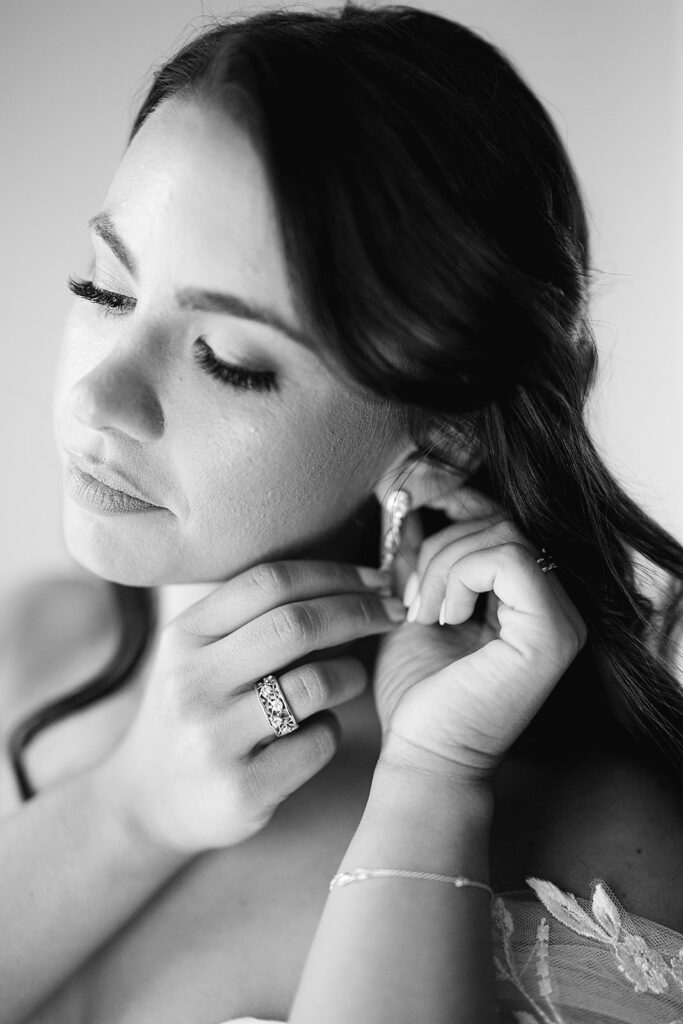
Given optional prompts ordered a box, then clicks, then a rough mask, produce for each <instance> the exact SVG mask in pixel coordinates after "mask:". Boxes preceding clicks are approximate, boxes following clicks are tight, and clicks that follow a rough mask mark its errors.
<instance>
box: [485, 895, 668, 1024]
mask: <svg viewBox="0 0 683 1024" xmlns="http://www.w3.org/2000/svg"><path fill="white" fill-rule="evenodd" d="M527 884H528V885H529V886H530V888H531V889H532V890H533V892H534V893H535V894H536V896H537V898H538V901H539V902H537V901H536V900H534V899H533V897H530V896H529V895H525V894H521V893H519V894H508V895H505V896H496V897H495V899H494V900H493V907H492V919H493V937H494V963H495V968H496V979H497V985H498V996H499V1005H500V1007H501V1021H510V1022H514V1024H602V1022H605V1024H607V1022H611V1024H617V1022H621V1024H683V935H681V934H679V933H677V932H674V931H671V930H670V929H668V928H664V927H663V926H662V925H658V924H656V923H655V922H652V921H647V920H646V919H645V918H640V917H636V916H635V915H629V914H627V913H626V912H625V911H624V910H623V909H622V908H621V907H620V906H619V904H618V903H617V901H616V899H615V898H614V896H613V894H611V893H610V892H609V890H608V889H607V887H606V886H605V884H604V883H603V882H601V881H596V882H594V883H593V895H592V899H591V900H580V899H577V898H576V897H575V896H573V895H571V893H565V892H563V891H562V890H561V889H558V887H557V886H556V885H553V884H552V882H546V881H542V880H540V879H537V878H529V879H527ZM543 908H545V910H546V911H547V913H548V915H549V917H548V916H546V915H545V914H544V913H543Z"/></svg>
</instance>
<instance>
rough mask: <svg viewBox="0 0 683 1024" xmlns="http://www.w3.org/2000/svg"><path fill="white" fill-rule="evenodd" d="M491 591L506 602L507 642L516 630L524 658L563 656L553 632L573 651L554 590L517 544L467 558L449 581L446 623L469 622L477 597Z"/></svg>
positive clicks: (502, 608) (502, 618) (569, 629)
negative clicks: (535, 653) (531, 653)
mask: <svg viewBox="0 0 683 1024" xmlns="http://www.w3.org/2000/svg"><path fill="white" fill-rule="evenodd" d="M488 591H493V592H494V593H495V595H496V597H498V599H499V602H500V604H499V607H498V617H499V620H500V626H501V632H500V635H501V639H506V636H505V631H506V629H507V630H508V641H509V637H510V634H511V630H512V627H513V626H516V627H517V628H515V629H514V636H515V642H514V643H513V646H517V647H518V649H520V647H521V646H523V647H524V650H520V653H523V654H525V655H528V654H529V650H530V649H533V650H536V651H538V650H543V651H544V652H545V653H548V654H549V655H550V656H551V657H553V658H557V656H558V655H563V654H564V652H563V651H560V650H559V649H558V645H557V644H554V643H552V642H549V626H550V627H551V630H550V631H551V632H552V631H555V632H556V633H557V636H558V638H560V637H562V638H564V639H567V641H568V644H569V645H571V643H572V642H573V641H576V639H577V638H576V636H575V631H574V629H573V627H572V625H571V623H569V622H568V620H567V618H566V616H565V614H564V610H563V609H562V607H561V605H560V603H559V601H558V599H557V595H556V593H555V591H554V589H553V587H551V586H550V582H549V580H547V579H546V574H545V573H543V572H542V571H541V569H540V567H539V566H538V564H537V563H536V560H535V558H534V556H533V553H531V552H529V550H528V548H527V547H526V546H525V545H523V544H519V543H517V542H514V541H513V542H509V543H505V544H500V545H497V546H495V547H492V548H487V549H484V550H481V549H480V550H477V551H473V552H470V553H469V554H467V555H465V556H463V558H461V559H460V560H459V561H458V562H457V564H456V565H454V566H453V572H452V574H451V576H450V578H449V580H448V588H447V593H446V604H445V609H444V620H445V622H446V623H452V624H458V623H461V622H466V621H467V620H468V619H469V618H470V616H471V614H472V610H473V608H474V604H475V602H476V599H477V596H478V595H479V594H483V593H486V592H488ZM574 653H575V652H574ZM572 656H573V654H572Z"/></svg>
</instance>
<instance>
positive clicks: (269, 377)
mask: <svg viewBox="0 0 683 1024" xmlns="http://www.w3.org/2000/svg"><path fill="white" fill-rule="evenodd" d="M68 287H69V291H70V292H71V293H72V294H73V295H75V296H76V297H77V298H79V299H85V300H86V302H94V303H95V304H96V305H98V306H103V307H104V312H105V314H106V315H108V316H122V315H123V314H125V313H132V312H133V310H134V309H135V299H131V298H130V296H128V295H121V294H120V293H119V292H110V291H108V290H107V289H106V288H99V287H98V286H97V285H96V284H94V283H93V282H92V281H79V280H77V279H76V278H74V277H69V279H68ZM195 345H196V346H197V348H195V353H194V359H195V362H196V363H197V364H198V365H199V366H201V367H202V368H203V369H204V370H205V371H206V372H207V373H208V374H210V375H211V376H212V377H216V378H217V379H218V380H220V381H221V382H222V383H224V384H230V385H232V386H233V387H236V388H241V389H242V390H244V391H274V390H277V382H276V378H275V373H274V372H273V371H272V370H247V369H245V368H244V367H242V366H234V365H233V364H232V363H224V362H223V361H222V360H221V359H218V358H217V357H216V356H215V355H214V353H213V352H212V351H211V349H210V348H209V346H208V345H207V344H206V342H205V341H204V339H203V338H197V341H196V342H195Z"/></svg>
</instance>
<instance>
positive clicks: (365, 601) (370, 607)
mask: <svg viewBox="0 0 683 1024" xmlns="http://www.w3.org/2000/svg"><path fill="white" fill-rule="evenodd" d="M378 609H379V600H378V599H377V598H376V597H375V598H372V597H371V596H370V595H369V594H361V595H360V597H359V599H358V606H357V611H356V615H357V617H358V622H359V624H360V626H361V627H362V628H363V629H370V628H371V626H372V625H373V623H374V622H376V620H377V612H378Z"/></svg>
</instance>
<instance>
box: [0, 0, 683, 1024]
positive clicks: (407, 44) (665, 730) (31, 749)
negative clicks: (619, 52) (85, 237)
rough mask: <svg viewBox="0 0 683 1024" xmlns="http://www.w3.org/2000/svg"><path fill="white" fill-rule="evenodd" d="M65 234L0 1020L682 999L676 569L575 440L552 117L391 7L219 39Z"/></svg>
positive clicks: (233, 32)
mask: <svg viewBox="0 0 683 1024" xmlns="http://www.w3.org/2000/svg"><path fill="white" fill-rule="evenodd" d="M90 228H91V233H92V244H93V254H94V258H93V263H92V267H91V269H90V271H89V273H88V276H87V277H86V278H80V277H76V276H74V277H72V278H71V279H70V280H69V287H70V288H71V291H72V292H73V294H74V303H73V307H72V311H71V313H70V316H69V319H68V323H67V325H66V330H65V335H64V343H63V350H62V357H61V361H60V367H59V374H58V380H57V384H56V389H55V417H54V422H55V435H56V441H57V445H58V449H59V452H60V458H61V461H62V465H63V471H64V475H63V480H64V531H65V537H66V542H67V544H68V548H69V551H70V553H71V555H72V556H73V559H74V560H75V562H76V563H78V565H79V566H80V567H81V570H82V571H81V570H79V574H78V576H76V577H74V580H73V581H68V582H65V583H59V584H50V583H48V582H46V583H45V585H44V587H42V588H39V592H38V593H36V594H34V595H33V597H32V599H31V601H30V602H25V605H24V606H23V611H21V612H19V611H17V610H16V609H14V610H13V611H12V615H13V616H14V618H13V620H12V621H13V622H14V623H15V624H16V628H14V630H13V640H12V643H11V649H9V650H8V651H6V652H5V654H6V655H7V663H9V664H11V665H12V666H13V672H12V678H11V682H8V685H7V687H6V691H7V692H6V695H5V697H4V698H3V704H4V711H3V720H4V721H5V722H6V723H7V728H6V732H5V760H4V762H3V772H4V776H3V780H2V791H3V793H4V794H5V813H4V816H3V819H2V822H0V863H1V864H2V870H1V871H0V903H1V905H2V912H3V939H4V941H3V942H2V944H0V983H1V989H2V999H1V1000H0V1022H2V1024H10V1022H12V1024H16V1022H19V1021H25V1022H31V1024H39V1022H41V1024H42V1022H50V1024H62V1022H64V1024H66V1022H68V1024H114V1022H116V1024H129V1022H130V1024H133V1022H135V1024H142V1022H145V1024H219V1022H221V1021H226V1020H227V1019H231V1020H233V1021H235V1020H237V1019H241V1018H244V1017H245V1015H247V1016H248V1017H249V1019H252V1018H259V1019H261V1020H277V1021H284V1020H288V1021H290V1022H291V1024H348V1022H356V1021H359V1022H360V1021H362V1022H364V1024H389V1022H390V1024H403V1022H405V1024H413V1022H418V1021H419V1022H420V1024H453V1022H456V1021H457V1022H463V1024H464V1022H465V1021H476V1022H478V1024H492V1022H494V1021H496V1020H500V1021H511V1022H513V1021H514V1022H517V1024H530V1022H531V1024H533V1022H535V1024H540V1022H552V1024H561V1022H567V1024H582V1022H594V1021H622V1022H624V1021H633V1022H648V1024H664V1022H668V1024H673V1022H674V1021H676V1020H679V1021H680V1020H681V1019H683V893H682V890H681V887H680V885H679V884H678V877H679V874H680V864H681V849H682V846H683V823H682V821H681V811H680V786H681V764H682V763H683V762H682V757H681V754H682V749H683V748H682V740H683V730H682V723H683V697H682V693H681V687H680V681H679V679H678V678H677V674H676V668H675V660H674V654H675V652H674V645H675V638H676V633H677V630H678V628H679V622H680V614H681V611H680V603H681V589H682V588H681V580H683V549H682V548H681V546H680V545H679V544H678V543H677V542H676V541H675V539H674V538H673V537H672V536H670V535H669V534H668V533H667V532H666V531H665V530H664V529H663V528H662V527H661V526H659V525H658V524H657V523H656V522H654V521H653V520H652V519H651V518H649V517H648V516H647V515H646V514H645V512H644V511H643V510H642V509H640V508H638V506H637V505H636V504H634V502H633V501H632V500H631V499H630V498H629V497H628V496H627V495H626V494H625V493H624V491H623V490H622V489H621V488H620V487H619V485H618V484H617V482H616V481H615V480H614V479H613V477H612V476H611V475H610V473H609V471H608V469H607V468H606V466H605V464H604V462H603V461H602V460H601V458H600V456H599V454H598V453H597V451H596V449H595V447H594V446H593V444H592V442H591V439H590V437H589V434H588V432H587V428H586V425H585V421H584V415H583V410H584V403H585V400H586V398H587V395H588V393H589V390H590V387H591V385H592V383H593V380H594V376H595V372H596V349H595V343H594V339H593V336H592V334H591V327H590V320H589V310H588V302H587V295H588V288H589V283H590V270H589V268H590V259H589V241H588V237H587V228H586V219H585V215H584V210H583V207H582V203H581V199H580V195H579V191H578V188H577V184H576V180H575V177H574V174H573V171H572V168H571V166H570V163H569V161H568V158H567V155H566V153H565V151H564V149H563V146H562V144H561V142H560V141H559V139H558V136H557V134H556V132H555V130H554V128H553V126H552V124H551V122H550V120H549V118H548V116H547V114H546V113H545V111H544V109H543V108H542V106H541V105H540V103H539V102H538V100H537V99H536V98H535V97H534V96H533V95H532V93H531V92H530V91H529V89H528V88H527V86H526V85H525V84H524V82H523V81H522V80H521V79H520V77H519V76H518V74H517V73H516V72H515V71H514V70H513V68H512V67H511V66H510V64H509V63H508V62H507V60H506V59H505V58H504V57H503V56H502V55H501V54H500V53H499V52H498V51H497V50H496V49H495V48H494V47H493V46H491V45H490V44H488V43H486V42H484V41H483V40H482V39H481V38H479V37H478V36H477V35H475V34H474V33H473V32H471V31H469V30H468V29H466V28H464V27H463V26H461V25H459V24H457V23H455V22H453V21H450V20H447V19H445V18H443V17H440V16H437V15H434V14H430V13H428V12H425V11H422V10H419V9H414V8H411V7H402V6H385V7H380V8H377V9H369V8H368V9H365V8H363V7H361V6H357V5H356V4H355V3H348V4H347V5H346V6H344V7H342V8H340V9H338V10H335V11H327V12H320V13H315V12H312V11H309V12H305V13H304V12H299V11H294V10H287V9H286V8H280V9H277V10H272V11H266V12H262V13H259V14H256V15H253V16H248V17H247V16H240V17H234V18H231V19H229V20H227V21H224V22H219V23H216V25H215V27H212V28H211V29H210V30H208V31H205V32H203V33H202V34H201V35H199V36H197V37H196V38H195V39H194V40H193V41H192V42H190V43H189V44H188V45H187V46H185V47H184V48H183V49H182V50H181V51H180V52H178V53H177V54H176V55H175V56H173V57H172V58H171V59H170V60H169V61H168V62H167V63H166V64H165V65H164V66H163V67H161V68H160V69H159V70H158V71H157V73H156V75H155V78H154V81H153V84H152V86H151V88H150V90H149V93H148V95H147V97H146V98H145V100H144V102H143V104H142V107H141V109H140V111H139V113H138V115H137V117H136V119H135V122H134V125H133V128H132V132H131V137H130V142H129V145H128V147H127V149H126V152H125V154H124V156H123V159H122V160H121V163H120V165H119V167H118V169H117V170H116V173H115V175H114V178H113V181H112V184H111V187H110V189H109V191H108V193H107V195H106V197H105V199H104V202H103V204H102V206H101V209H100V210H99V211H97V212H95V214H94V216H93V218H92V220H91V222H90ZM7 614H8V615H9V614H10V611H9V609H7ZM332 709H333V710H332Z"/></svg>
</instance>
